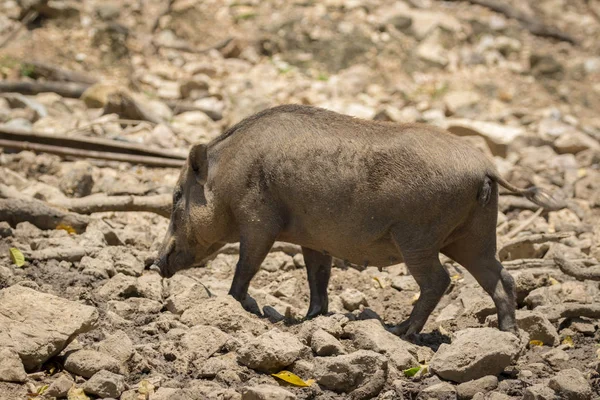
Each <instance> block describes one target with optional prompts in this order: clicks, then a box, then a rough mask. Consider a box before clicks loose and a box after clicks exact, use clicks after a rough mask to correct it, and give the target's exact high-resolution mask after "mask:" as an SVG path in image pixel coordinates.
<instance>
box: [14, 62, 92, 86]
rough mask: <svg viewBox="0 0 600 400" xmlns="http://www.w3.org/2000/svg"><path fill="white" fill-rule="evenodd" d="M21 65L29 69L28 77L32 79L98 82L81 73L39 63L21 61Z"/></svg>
mask: <svg viewBox="0 0 600 400" xmlns="http://www.w3.org/2000/svg"><path fill="white" fill-rule="evenodd" d="M22 64H23V65H25V66H28V67H31V70H32V71H31V74H30V76H31V77H32V78H33V79H39V78H44V79H45V80H47V81H57V82H76V83H87V84H94V83H96V82H98V80H97V79H96V78H94V77H91V76H89V75H88V74H86V73H83V72H77V71H69V70H66V69H63V68H59V67H57V66H55V65H51V64H46V63H42V62H39V61H23V62H22Z"/></svg>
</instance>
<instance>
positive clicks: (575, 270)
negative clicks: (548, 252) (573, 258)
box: [554, 257, 600, 281]
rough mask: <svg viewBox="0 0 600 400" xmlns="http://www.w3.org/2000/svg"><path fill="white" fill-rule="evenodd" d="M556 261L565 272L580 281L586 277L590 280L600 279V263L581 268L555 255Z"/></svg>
mask: <svg viewBox="0 0 600 400" xmlns="http://www.w3.org/2000/svg"><path fill="white" fill-rule="evenodd" d="M554 262H555V263H556V264H557V265H558V267H559V268H560V270H561V271H562V272H563V274H567V275H571V276H572V277H574V278H575V279H577V280H578V281H584V280H586V279H587V280H590V281H600V265H595V266H593V267H589V268H581V267H580V266H578V265H575V264H574V263H573V262H570V261H567V260H565V259H564V258H562V257H555V258H554Z"/></svg>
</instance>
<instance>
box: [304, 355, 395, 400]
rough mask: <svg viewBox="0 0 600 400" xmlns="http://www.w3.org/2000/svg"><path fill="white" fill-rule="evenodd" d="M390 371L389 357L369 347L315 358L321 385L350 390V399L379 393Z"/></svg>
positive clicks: (316, 370)
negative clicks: (345, 353) (349, 352)
mask: <svg viewBox="0 0 600 400" xmlns="http://www.w3.org/2000/svg"><path fill="white" fill-rule="evenodd" d="M387 374H388V363H387V360H386V358H385V357H384V356H382V355H381V354H379V353H375V352H374V351H370V350H358V351H356V352H354V353H351V354H348V355H342V356H336V357H318V358H316V359H315V375H314V376H315V378H316V380H317V382H318V383H319V385H320V386H321V387H323V388H326V389H330V390H333V391H335V392H338V393H349V394H350V395H349V398H351V399H357V400H359V399H361V400H362V399H368V398H372V397H374V396H376V395H377V394H378V393H379V392H380V391H381V389H382V388H383V386H384V385H385V381H386V379H387Z"/></svg>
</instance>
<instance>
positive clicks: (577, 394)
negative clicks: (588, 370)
mask: <svg viewBox="0 0 600 400" xmlns="http://www.w3.org/2000/svg"><path fill="white" fill-rule="evenodd" d="M548 386H549V387H550V388H551V389H553V390H554V391H556V393H557V394H558V396H559V397H560V398H561V399H564V400H589V399H591V398H592V388H591V386H590V384H589V383H588V381H587V380H586V379H585V377H584V376H583V374H582V373H581V371H579V370H578V369H575V368H570V369H564V370H562V371H560V372H559V373H558V374H556V376H555V377H554V378H552V379H550V382H548Z"/></svg>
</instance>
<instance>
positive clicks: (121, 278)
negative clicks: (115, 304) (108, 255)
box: [95, 273, 137, 302]
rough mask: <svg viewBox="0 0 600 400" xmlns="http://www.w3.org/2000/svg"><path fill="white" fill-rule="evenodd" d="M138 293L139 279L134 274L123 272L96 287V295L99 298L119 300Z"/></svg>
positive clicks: (104, 300) (102, 299)
mask: <svg viewBox="0 0 600 400" xmlns="http://www.w3.org/2000/svg"><path fill="white" fill-rule="evenodd" d="M136 294H137V281H136V279H135V278H134V277H132V276H126V275H124V274H122V273H119V274H116V275H115V276H113V277H112V278H111V279H110V280H109V281H108V282H106V283H105V284H104V285H102V286H101V287H100V288H99V289H96V293H95V296H96V298H97V299H98V300H100V301H103V302H106V301H108V300H118V299H122V298H126V297H129V296H134V295H136Z"/></svg>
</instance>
